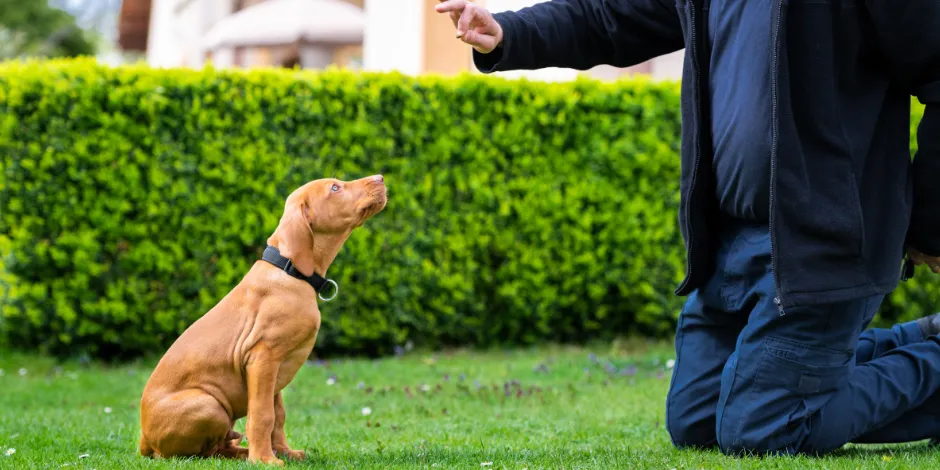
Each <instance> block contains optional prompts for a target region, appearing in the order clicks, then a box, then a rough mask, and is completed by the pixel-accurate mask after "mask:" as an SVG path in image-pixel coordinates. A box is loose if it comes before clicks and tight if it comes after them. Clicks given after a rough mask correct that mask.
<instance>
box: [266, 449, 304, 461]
mask: <svg viewBox="0 0 940 470" xmlns="http://www.w3.org/2000/svg"><path fill="white" fill-rule="evenodd" d="M274 453H275V454H276V455H277V456H278V457H282V458H287V459H290V460H304V459H306V458H307V454H306V453H305V452H304V451H302V450H291V449H290V448H289V447H280V448H275V449H274Z"/></svg>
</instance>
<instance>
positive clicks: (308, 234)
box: [268, 201, 313, 264]
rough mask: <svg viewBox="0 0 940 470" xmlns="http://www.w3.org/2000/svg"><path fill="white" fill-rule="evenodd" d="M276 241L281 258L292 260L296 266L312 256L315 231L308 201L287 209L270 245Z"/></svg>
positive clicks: (271, 238) (269, 240)
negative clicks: (311, 226) (311, 223)
mask: <svg viewBox="0 0 940 470" xmlns="http://www.w3.org/2000/svg"><path fill="white" fill-rule="evenodd" d="M275 241H276V242H277V243H276V245H277V249H278V251H280V252H281V256H283V257H285V258H290V259H291V260H293V262H294V264H297V263H298V262H301V260H302V259H303V258H308V257H310V256H312V253H311V251H312V249H313V230H312V229H311V228H310V218H309V214H308V210H307V203H306V201H304V202H301V203H299V204H292V205H291V206H288V207H287V208H286V210H285V211H284V215H283V216H281V221H280V222H279V223H278V225H277V229H276V230H274V233H273V234H272V235H271V237H270V238H268V244H269V245H272V244H275V243H274V242H275Z"/></svg>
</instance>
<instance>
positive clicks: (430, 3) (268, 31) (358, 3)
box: [119, 0, 682, 81]
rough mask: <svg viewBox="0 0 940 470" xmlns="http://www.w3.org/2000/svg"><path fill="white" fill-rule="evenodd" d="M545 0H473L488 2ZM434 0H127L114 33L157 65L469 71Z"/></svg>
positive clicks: (670, 65)
mask: <svg viewBox="0 0 940 470" xmlns="http://www.w3.org/2000/svg"><path fill="white" fill-rule="evenodd" d="M539 1H541V0H478V1H477V3H479V4H482V5H484V6H486V7H487V8H489V9H490V10H491V11H493V12H498V11H505V10H516V9H519V8H522V7H525V6H529V5H532V4H535V3H538V2H539ZM437 3H438V0H124V2H123V5H122V10H121V18H120V26H119V36H120V38H119V43H120V45H121V48H122V49H123V50H124V51H125V52H139V53H141V54H145V56H146V59H147V62H148V63H149V64H150V65H152V66H154V67H201V66H203V65H204V64H205V63H206V62H208V61H211V62H212V63H213V65H215V66H216V67H245V68H248V67H278V66H283V67H293V66H299V67H301V68H308V69H321V68H325V67H327V66H330V65H335V66H339V67H346V68H353V69H364V70H376V71H391V70H397V71H400V72H402V73H406V74H413V75H418V74H424V73H437V74H444V75H451V74H456V73H461V72H465V71H471V72H473V71H475V69H474V67H473V61H472V58H471V51H470V48H469V47H467V46H466V45H464V44H463V43H461V42H460V41H459V40H457V39H456V38H454V27H453V24H451V22H450V19H449V18H447V17H446V16H443V15H439V14H437V13H435V12H434V5H436V4H437ZM681 72H682V55H681V52H678V53H674V54H670V55H668V56H663V57H660V58H657V59H654V60H652V61H649V62H646V63H644V64H640V65H637V66H635V67H630V68H627V69H619V68H614V67H609V66H601V67H596V68H594V69H592V70H590V71H586V72H581V71H577V70H571V69H561V68H549V69H543V70H534V71H517V72H505V73H500V74H499V75H503V76H508V77H521V76H525V77H530V78H533V79H540V80H549V81H562V80H571V79H574V78H576V77H578V76H579V75H582V74H586V75H589V76H592V77H595V78H601V79H613V78H617V77H620V76H623V75H629V74H637V73H640V74H648V75H651V76H653V77H654V78H666V79H677V78H679V76H680V74H681Z"/></svg>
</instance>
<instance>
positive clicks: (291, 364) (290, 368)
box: [277, 335, 317, 391]
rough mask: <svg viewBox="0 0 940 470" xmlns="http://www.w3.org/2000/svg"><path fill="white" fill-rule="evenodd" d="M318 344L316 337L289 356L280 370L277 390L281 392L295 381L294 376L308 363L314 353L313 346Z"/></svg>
mask: <svg viewBox="0 0 940 470" xmlns="http://www.w3.org/2000/svg"><path fill="white" fill-rule="evenodd" d="M316 342H317V338H316V335H314V337H313V338H311V339H310V340H308V341H307V342H306V343H304V344H302V345H300V347H298V348H297V349H295V350H294V351H293V352H292V353H290V354H288V355H287V357H286V358H284V362H282V363H281V367H280V369H278V371H277V390H278V391H280V390H282V389H284V387H286V386H287V384H289V383H290V382H291V380H294V376H295V375H297V371H299V370H300V368H301V367H303V365H304V363H306V362H307V358H309V357H310V352H311V351H313V345H314V344H315V343H316Z"/></svg>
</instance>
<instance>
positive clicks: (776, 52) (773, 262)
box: [769, 0, 786, 316]
mask: <svg viewBox="0 0 940 470" xmlns="http://www.w3.org/2000/svg"><path fill="white" fill-rule="evenodd" d="M776 4H777V5H776V6H777V22H776V29H774V44H773V47H772V51H771V53H772V54H773V70H772V71H771V78H770V89H771V108H770V109H771V123H772V124H771V128H772V132H771V134H772V137H771V142H770V226H769V229H770V266H771V268H770V269H771V273H772V275H773V278H774V288H775V289H776V293H777V295H776V297H774V304H776V305H777V312H778V313H779V314H780V316H783V315H785V314H786V312H784V309H783V300H782V299H781V296H780V280H779V278H778V276H777V257H776V256H775V254H776V253H777V240H776V238H775V237H774V192H775V189H776V186H777V178H776V173H777V153H778V151H777V148H778V139H779V132H780V129H779V127H780V123H779V121H780V112H779V98H778V96H777V95H778V93H779V89H778V85H777V81H778V79H779V78H778V77H779V76H780V63H779V61H780V26H781V23H782V21H783V20H782V19H781V18H782V16H783V0H777V2H776Z"/></svg>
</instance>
